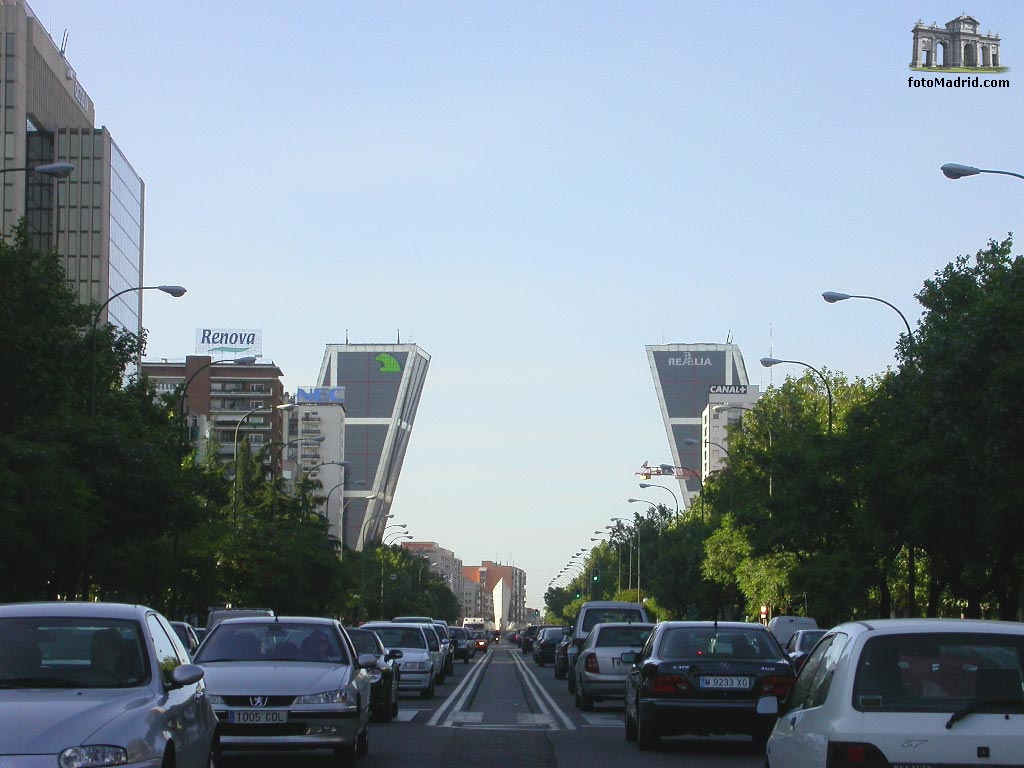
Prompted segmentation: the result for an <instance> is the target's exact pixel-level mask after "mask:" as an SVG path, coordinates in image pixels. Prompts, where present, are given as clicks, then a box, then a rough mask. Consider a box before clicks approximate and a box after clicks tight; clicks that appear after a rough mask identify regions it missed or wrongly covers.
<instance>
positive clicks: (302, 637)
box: [195, 616, 377, 763]
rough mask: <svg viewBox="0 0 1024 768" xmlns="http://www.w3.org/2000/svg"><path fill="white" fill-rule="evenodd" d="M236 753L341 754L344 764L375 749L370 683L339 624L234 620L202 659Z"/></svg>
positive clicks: (210, 639)
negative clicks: (370, 725) (370, 726)
mask: <svg viewBox="0 0 1024 768" xmlns="http://www.w3.org/2000/svg"><path fill="white" fill-rule="evenodd" d="M195 663H196V664H198V665H199V666H201V667H202V668H203V669H204V670H205V672H206V684H207V688H208V691H209V695H210V700H211V702H212V703H213V708H214V710H216V712H217V717H218V719H219V720H220V721H221V725H220V732H219V733H220V743H221V747H222V748H223V749H224V750H232V749H256V750H277V749H303V750H305V749H318V748H327V749H333V750H334V753H335V756H336V757H337V758H338V760H339V761H340V762H342V763H345V762H351V761H352V760H353V759H354V758H355V756H356V755H365V754H366V752H367V750H368V748H369V729H368V727H367V726H368V723H369V719H370V675H369V672H368V671H367V670H368V669H371V668H375V667H376V665H377V658H376V657H375V656H373V655H372V654H364V655H362V656H360V655H357V654H356V650H355V648H354V647H353V645H352V642H351V640H350V639H349V637H348V635H347V634H346V633H345V630H344V629H343V628H342V626H341V625H340V624H339V623H338V622H337V621H334V620H333V619H323V618H306V617H301V618H300V617H285V616H275V617H251V618H242V619H226V620H224V621H222V622H220V623H219V624H217V626H216V627H214V628H213V629H212V630H211V631H210V633H209V635H207V637H206V639H205V640H204V641H203V644H202V645H201V646H200V647H199V650H198V651H197V652H196V658H195Z"/></svg>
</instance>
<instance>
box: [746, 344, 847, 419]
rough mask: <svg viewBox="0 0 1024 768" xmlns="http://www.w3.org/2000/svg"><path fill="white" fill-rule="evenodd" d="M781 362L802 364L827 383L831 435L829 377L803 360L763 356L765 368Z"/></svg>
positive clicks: (826, 391)
mask: <svg viewBox="0 0 1024 768" xmlns="http://www.w3.org/2000/svg"><path fill="white" fill-rule="evenodd" d="M780 363H789V364H791V365H802V366H803V367H804V368H809V369H810V370H812V371H814V372H815V373H816V374H818V378H819V379H821V381H822V383H823V384H824V385H825V394H826V395H828V434H829V436H831V435H832V407H833V406H832V387H830V386H829V383H828V379H826V378H825V376H824V375H823V374H822V372H821V371H819V370H818V369H817V368H815V367H814V366H813V365H811V364H810V363H804V362H801V361H799V360H779V359H778V358H776V357H762V358H761V365H763V366H764V367H765V368H771V367H772V366H773V365H779V364H780Z"/></svg>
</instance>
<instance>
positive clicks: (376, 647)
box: [345, 627, 404, 723]
mask: <svg viewBox="0 0 1024 768" xmlns="http://www.w3.org/2000/svg"><path fill="white" fill-rule="evenodd" d="M345 632H346V633H348V636H349V639H351V640H352V645H354V646H355V648H356V653H358V654H359V655H360V656H362V655H363V654H364V653H370V654H373V655H374V656H375V657H376V658H377V668H376V669H371V670H370V716H371V717H373V719H374V720H380V721H382V722H385V723H386V722H389V721H390V720H391V719H392V718H393V717H394V716H395V715H397V714H398V679H399V677H400V675H399V670H398V665H397V664H396V663H395V662H396V661H397V660H398V659H400V658H402V656H403V655H404V654H403V653H402V652H401V651H400V650H399V649H397V648H394V649H392V650H390V651H389V650H387V649H386V648H385V647H384V644H383V643H381V641H380V638H379V637H377V634H376V633H375V632H373V631H372V630H369V629H359V628H356V627H345Z"/></svg>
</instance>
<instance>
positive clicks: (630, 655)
mask: <svg viewBox="0 0 1024 768" xmlns="http://www.w3.org/2000/svg"><path fill="white" fill-rule="evenodd" d="M639 656H640V654H639V653H637V652H636V651H625V652H624V653H622V654H621V655H620V656H619V659H620V660H621V661H622V663H623V664H636V660H637V658H639Z"/></svg>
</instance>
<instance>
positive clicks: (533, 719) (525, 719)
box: [516, 712, 558, 730]
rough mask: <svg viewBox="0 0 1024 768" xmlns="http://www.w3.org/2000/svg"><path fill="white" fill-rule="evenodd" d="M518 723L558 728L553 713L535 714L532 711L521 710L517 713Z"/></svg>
mask: <svg viewBox="0 0 1024 768" xmlns="http://www.w3.org/2000/svg"><path fill="white" fill-rule="evenodd" d="M516 723H518V724H519V725H546V726H548V727H549V728H554V729H555V730H557V729H558V726H556V725H555V718H553V717H552V716H551V715H535V714H533V713H531V712H520V713H519V714H518V715H516Z"/></svg>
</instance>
